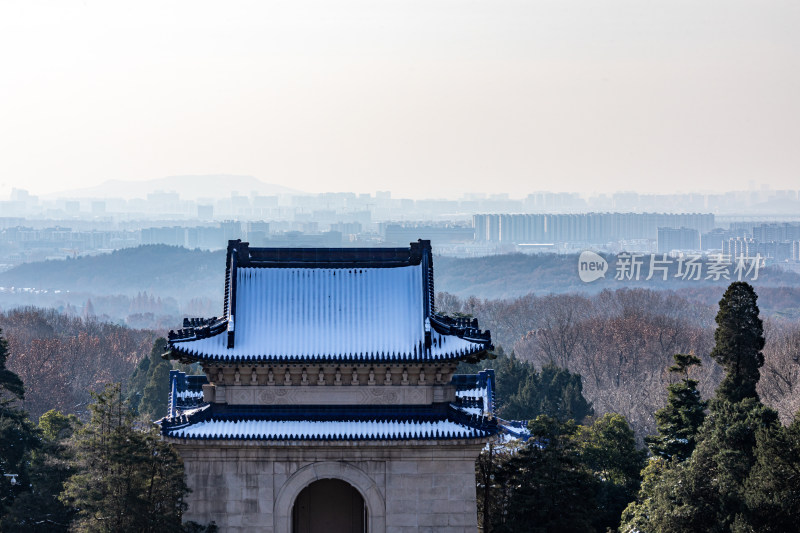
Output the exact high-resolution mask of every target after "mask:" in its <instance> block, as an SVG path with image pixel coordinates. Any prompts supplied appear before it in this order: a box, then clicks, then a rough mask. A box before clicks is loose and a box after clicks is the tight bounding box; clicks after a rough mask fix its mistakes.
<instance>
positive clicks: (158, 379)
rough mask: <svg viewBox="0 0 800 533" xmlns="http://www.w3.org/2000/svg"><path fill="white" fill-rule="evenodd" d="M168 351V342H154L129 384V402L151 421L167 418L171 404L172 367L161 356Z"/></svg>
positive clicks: (162, 340) (137, 411) (132, 407)
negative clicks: (170, 376)
mask: <svg viewBox="0 0 800 533" xmlns="http://www.w3.org/2000/svg"><path fill="white" fill-rule="evenodd" d="M166 349H167V340H166V339H164V338H163V337H162V338H158V339H156V340H155V342H153V348H152V349H151V350H150V356H149V357H147V358H145V359H142V361H141V362H140V363H139V364H138V365H137V367H136V369H135V370H134V372H133V375H132V376H131V379H130V381H129V383H128V394H127V398H128V402H129V404H130V406H131V409H133V411H134V412H136V413H138V414H140V415H142V416H143V417H146V418H148V419H150V420H157V419H159V418H162V417H164V416H166V414H167V404H168V402H169V371H170V370H172V365H171V364H170V362H169V361H166V360H165V359H164V358H162V357H161V355H162V354H163V353H164V352H165V351H166Z"/></svg>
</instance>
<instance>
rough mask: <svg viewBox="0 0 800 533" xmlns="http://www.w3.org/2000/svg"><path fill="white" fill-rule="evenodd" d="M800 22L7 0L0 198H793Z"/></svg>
mask: <svg viewBox="0 0 800 533" xmlns="http://www.w3.org/2000/svg"><path fill="white" fill-rule="evenodd" d="M798 28H800V2H798V0H786V1H768V0H758V1H741V0H690V1H688V0H687V1H683V0H665V1H644V0H631V1H603V0H575V1H569V0H529V1H519V2H517V1H504V0H490V1H489V0H487V1H482V2H475V1H469V0H452V1H436V0H424V1H412V0H404V1H391V0H369V1H363V2H357V1H334V0H318V1H302V0H289V1H280V2H275V1H264V0H259V1H253V2H234V1H225V2H223V1H218V2H203V1H197V0H193V1H188V2H178V1H172V0H169V1H164V0H159V1H156V2H149V1H141V0H139V1H135V2H133V1H131V2H114V1H109V0H105V1H101V2H97V1H83V2H70V1H65V0H58V1H53V2H37V1H31V0H24V1H19V2H16V1H11V0H3V1H2V2H0V194H3V192H4V191H7V190H8V189H9V188H10V187H11V186H17V187H22V188H27V189H29V190H30V191H32V192H33V193H38V194H45V193H48V192H53V191H56V190H63V189H66V188H69V187H70V186H71V185H73V184H74V185H75V186H80V187H85V186H91V185H94V184H97V183H100V182H102V181H105V180H107V179H150V178H157V177H163V176H166V175H172V174H209V173H233V174H249V175H253V176H256V177H258V178H260V179H262V180H264V181H267V182H273V183H278V184H281V185H286V186H289V187H293V188H297V189H302V190H306V191H309V192H323V191H341V190H354V191H358V192H370V191H375V190H386V189H388V190H392V191H393V192H394V193H395V194H397V195H402V196H411V197H423V196H425V197H431V196H460V194H461V193H462V192H464V191H481V192H508V193H510V194H511V195H512V196H524V195H525V194H527V193H528V192H531V191H534V190H543V189H550V190H563V191H580V192H592V191H615V190H639V191H643V192H652V191H664V192H671V191H687V190H726V189H746V188H748V187H749V186H750V185H751V184H752V183H755V185H756V186H757V187H760V186H762V185H769V186H771V187H772V188H793V189H798V188H800V29H798ZM221 187H222V188H224V184H221Z"/></svg>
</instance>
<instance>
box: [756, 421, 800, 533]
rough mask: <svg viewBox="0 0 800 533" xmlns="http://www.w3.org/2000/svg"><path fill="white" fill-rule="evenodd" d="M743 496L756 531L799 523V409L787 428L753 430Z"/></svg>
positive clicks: (777, 529) (789, 527)
mask: <svg viewBox="0 0 800 533" xmlns="http://www.w3.org/2000/svg"><path fill="white" fill-rule="evenodd" d="M745 500H746V502H747V506H748V508H749V509H750V516H751V522H752V525H753V528H754V529H755V530H756V531H759V532H764V533H773V532H774V533H778V532H783V531H792V530H794V529H796V528H797V527H798V524H800V411H799V412H798V413H797V414H796V415H795V418H794V421H793V422H792V424H791V425H790V426H789V427H788V428H787V427H783V426H781V425H779V424H776V425H773V426H769V427H767V428H764V429H762V430H761V431H759V432H758V433H757V434H756V449H755V465H753V468H752V469H751V471H750V476H749V477H748V478H747V482H746V483H745Z"/></svg>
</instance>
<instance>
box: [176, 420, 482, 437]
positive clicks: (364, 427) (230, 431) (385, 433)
mask: <svg viewBox="0 0 800 533" xmlns="http://www.w3.org/2000/svg"><path fill="white" fill-rule="evenodd" d="M490 434H491V433H490V432H489V431H486V430H482V429H477V428H473V427H469V426H466V425H462V424H459V423H457V422H453V421H450V420H436V421H413V420H402V421H397V420H379V419H377V420H369V421H366V420H355V421H337V420H322V421H308V420H299V421H297V420H239V421H232V420H214V419H212V420H208V421H202V422H197V423H195V424H192V425H189V426H186V427H179V428H175V429H168V430H167V431H166V436H168V437H173V438H185V439H260V440H416V439H458V438H476V437H484V436H489V435H490Z"/></svg>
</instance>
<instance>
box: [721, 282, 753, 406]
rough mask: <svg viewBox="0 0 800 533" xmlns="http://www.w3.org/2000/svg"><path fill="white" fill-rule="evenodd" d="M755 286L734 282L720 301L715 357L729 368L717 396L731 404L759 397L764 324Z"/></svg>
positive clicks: (722, 365)
mask: <svg viewBox="0 0 800 533" xmlns="http://www.w3.org/2000/svg"><path fill="white" fill-rule="evenodd" d="M757 299H758V296H757V295H756V293H755V291H754V290H753V287H752V286H751V285H750V284H748V283H745V282H742V281H736V282H734V283H731V284H730V286H729V287H728V289H727V290H726V291H725V294H724V295H723V296H722V299H721V300H720V302H719V312H718V313H717V317H716V321H717V329H716V331H715V332H714V341H715V346H714V349H713V350H712V351H711V358H712V359H714V360H715V361H716V362H717V363H719V365H720V366H721V367H722V368H723V369H725V377H724V378H723V380H722V383H721V384H720V386H719V388H718V389H717V397H718V398H720V399H725V400H728V401H730V402H739V401H741V400H743V399H745V398H758V393H757V392H756V384H757V383H758V380H759V378H760V374H759V368H761V366H762V365H763V364H764V354H763V353H761V350H762V349H763V348H764V325H763V323H762V322H761V318H759V316H758V313H759V311H758V305H756V300H757Z"/></svg>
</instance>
